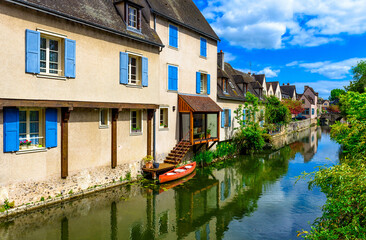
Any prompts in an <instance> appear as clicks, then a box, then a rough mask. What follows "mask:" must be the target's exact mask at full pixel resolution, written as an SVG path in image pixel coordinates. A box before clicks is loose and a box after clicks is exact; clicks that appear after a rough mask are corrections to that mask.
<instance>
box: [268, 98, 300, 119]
mask: <svg viewBox="0 0 366 240" xmlns="http://www.w3.org/2000/svg"><path fill="white" fill-rule="evenodd" d="M293 111H294V112H296V107H295V106H294V110H293ZM265 119H266V123H267V124H276V125H286V124H288V123H289V122H290V121H291V112H290V110H289V108H288V107H286V106H285V105H284V104H283V103H282V102H280V100H278V98H276V97H275V96H270V97H268V99H267V104H266V113H265Z"/></svg>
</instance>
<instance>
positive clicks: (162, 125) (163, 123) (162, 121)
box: [159, 107, 169, 128]
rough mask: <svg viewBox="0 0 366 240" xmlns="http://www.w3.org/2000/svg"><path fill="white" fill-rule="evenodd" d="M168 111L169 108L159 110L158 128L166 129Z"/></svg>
mask: <svg viewBox="0 0 366 240" xmlns="http://www.w3.org/2000/svg"><path fill="white" fill-rule="evenodd" d="M168 111H169V108H167V107H162V108H160V125H159V127H160V128H168V127H169V125H168Z"/></svg>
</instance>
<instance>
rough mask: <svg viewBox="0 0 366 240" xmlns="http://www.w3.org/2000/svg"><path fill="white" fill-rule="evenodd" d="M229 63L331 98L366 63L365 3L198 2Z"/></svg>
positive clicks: (351, 0) (302, 0) (305, 0)
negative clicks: (352, 71)
mask: <svg viewBox="0 0 366 240" xmlns="http://www.w3.org/2000/svg"><path fill="white" fill-rule="evenodd" d="M193 1H194V2H195V3H196V5H197V6H198V8H199V9H200V10H201V12H202V13H203V15H204V16H205V17H206V19H207V20H208V22H209V23H210V24H211V26H212V28H213V29H214V30H215V32H216V34H217V35H218V36H219V38H220V40H221V41H220V42H219V43H218V50H222V51H224V53H225V61H226V62H229V63H230V64H231V65H232V66H233V67H234V68H236V69H239V70H243V71H244V72H252V73H258V74H259V73H265V74H266V80H267V81H279V82H280V84H281V85H282V84H283V83H285V84H287V83H290V84H295V85H296V89H297V92H298V93H302V92H303V90H304V86H305V85H309V86H311V87H313V88H314V90H315V91H317V92H319V95H320V97H323V98H328V97H329V95H330V91H331V90H332V89H334V88H343V87H344V86H346V85H348V84H349V81H350V80H352V73H351V68H352V66H355V65H357V63H358V62H359V61H360V60H366V14H365V11H366V0H193Z"/></svg>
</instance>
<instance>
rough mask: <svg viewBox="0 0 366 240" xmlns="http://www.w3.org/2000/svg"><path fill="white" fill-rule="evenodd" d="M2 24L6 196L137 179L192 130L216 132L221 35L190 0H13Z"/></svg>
mask: <svg viewBox="0 0 366 240" xmlns="http://www.w3.org/2000/svg"><path fill="white" fill-rule="evenodd" d="M187 9H189V11H187ZM0 23H1V24H0V30H1V32H2V34H1V37H0V46H1V47H0V55H1V56H2V58H3V59H6V60H5V62H4V63H3V64H2V67H1V68H0V73H1V74H2V79H1V86H2V87H1V88H0V142H1V144H0V164H1V165H2V166H3V168H2V171H1V176H2V178H1V179H0V188H1V191H0V192H1V194H2V195H1V196H0V198H2V199H4V198H8V199H12V200H15V201H16V202H17V204H21V203H24V199H21V197H22V196H25V194H24V193H25V192H26V189H27V188H30V187H31V186H34V183H36V182H37V183H39V182H42V183H44V185H42V186H45V187H44V188H43V189H41V190H40V191H46V192H49V194H50V195H57V194H58V193H59V192H58V193H57V192H56V191H57V190H58V189H64V190H65V189H67V188H71V189H72V188H75V189H77V190H80V189H81V190H82V189H86V188H88V187H89V186H90V185H96V184H97V185H99V184H104V183H106V182H108V181H109V182H110V181H112V179H119V178H122V177H123V176H125V175H126V174H127V173H130V174H131V175H132V177H134V176H136V175H137V174H138V172H139V170H140V169H141V159H142V158H143V157H144V156H146V155H155V157H156V159H158V160H160V161H161V160H163V159H164V158H165V156H167V155H168V152H169V151H170V150H171V149H172V148H173V147H174V145H175V144H176V143H177V142H179V141H180V140H182V139H184V138H185V137H187V141H189V142H190V143H191V144H192V145H194V144H203V143H208V142H217V141H218V140H219V134H220V132H219V121H220V120H219V119H220V113H221V110H222V109H221V108H220V107H219V106H218V105H217V104H216V103H215V100H216V87H211V86H215V85H216V83H215V81H216V79H217V76H216V74H217V55H216V54H217V40H219V38H218V37H217V35H216V34H215V32H214V31H213V30H212V28H211V27H210V25H209V24H208V23H207V21H206V20H205V18H204V17H203V15H202V14H201V13H200V11H199V10H198V8H197V7H196V6H195V5H194V3H193V2H192V1H190V0H188V1H182V2H181V1H179V3H178V1H176V2H172V1H168V0H159V1H158V0H148V1H147V0H133V1H132V0H122V1H98V0H97V1H71V2H70V1H66V0H58V1H46V0H6V1H1V2H0ZM7 23H12V24H11V25H10V24H7ZM9 39H11V41H9ZM9 49H13V50H12V51H9ZM9 69H12V71H9ZM211 79H213V82H212V84H211ZM192 102H194V103H197V104H196V105H193V104H192ZM208 127H209V128H210V129H211V136H210V138H208V137H207V128H208ZM202 134H203V136H201V135H202ZM105 176H108V177H107V178H108V179H106V178H105ZM19 186H21V187H19ZM15 188H16V189H18V190H17V191H14V189H15ZM65 191H66V190H65ZM67 191H68V190H67ZM22 194H23V195H22ZM29 198H30V197H27V199H28V200H29ZM38 199H39V198H38ZM22 201H23V202H22Z"/></svg>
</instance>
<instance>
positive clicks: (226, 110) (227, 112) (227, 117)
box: [224, 109, 230, 127]
mask: <svg viewBox="0 0 366 240" xmlns="http://www.w3.org/2000/svg"><path fill="white" fill-rule="evenodd" d="M224 111H225V127H229V125H230V109H225V110H224Z"/></svg>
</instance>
